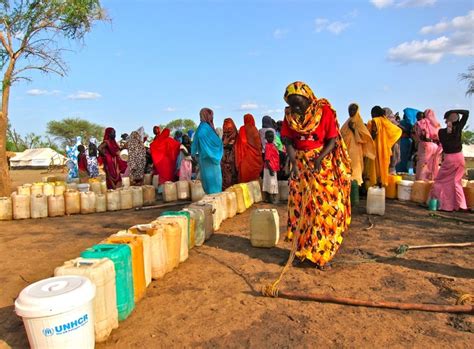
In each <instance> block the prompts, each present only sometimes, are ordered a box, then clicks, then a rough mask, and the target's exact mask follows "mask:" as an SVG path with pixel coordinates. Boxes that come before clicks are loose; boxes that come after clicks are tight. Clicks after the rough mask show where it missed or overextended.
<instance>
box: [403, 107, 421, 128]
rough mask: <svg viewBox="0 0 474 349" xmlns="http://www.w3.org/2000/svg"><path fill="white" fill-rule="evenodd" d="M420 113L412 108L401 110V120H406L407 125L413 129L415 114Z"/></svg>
mask: <svg viewBox="0 0 474 349" xmlns="http://www.w3.org/2000/svg"><path fill="white" fill-rule="evenodd" d="M419 112H420V111H419V110H418V109H414V108H405V109H403V120H406V122H408V123H409V125H410V126H411V127H413V126H414V125H415V123H416V121H417V120H416V114H418V113H419Z"/></svg>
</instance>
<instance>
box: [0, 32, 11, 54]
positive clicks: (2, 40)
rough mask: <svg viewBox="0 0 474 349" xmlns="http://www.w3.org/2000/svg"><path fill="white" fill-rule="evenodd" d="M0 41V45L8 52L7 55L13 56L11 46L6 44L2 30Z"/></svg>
mask: <svg viewBox="0 0 474 349" xmlns="http://www.w3.org/2000/svg"><path fill="white" fill-rule="evenodd" d="M0 42H1V43H2V46H3V47H4V48H5V50H6V51H7V52H8V55H9V56H10V57H13V51H12V48H11V46H9V45H8V43H7V41H6V40H5V35H4V34H3V32H0Z"/></svg>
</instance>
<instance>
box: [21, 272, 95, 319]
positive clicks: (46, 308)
mask: <svg viewBox="0 0 474 349" xmlns="http://www.w3.org/2000/svg"><path fill="white" fill-rule="evenodd" d="M94 297H95V285H94V284H93V283H92V282H91V281H90V280H89V279H88V278H86V277H83V276H76V275H67V276H56V277H52V278H49V279H44V280H41V281H38V282H35V283H34V284H31V285H29V286H27V287H26V288H24V289H23V291H21V292H20V295H19V296H18V298H17V299H16V301H15V312H16V313H17V315H18V316H21V317H26V318H38V317H47V316H53V315H58V314H62V313H66V312H68V311H70V310H72V309H76V308H80V307H81V306H83V305H84V304H86V303H88V302H90V301H91V300H92V299H94Z"/></svg>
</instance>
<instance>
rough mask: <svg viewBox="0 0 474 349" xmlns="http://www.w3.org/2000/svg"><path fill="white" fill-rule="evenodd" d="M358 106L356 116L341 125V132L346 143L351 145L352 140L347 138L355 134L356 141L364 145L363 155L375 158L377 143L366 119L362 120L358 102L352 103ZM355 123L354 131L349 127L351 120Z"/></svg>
mask: <svg viewBox="0 0 474 349" xmlns="http://www.w3.org/2000/svg"><path fill="white" fill-rule="evenodd" d="M351 104H354V105H356V106H357V112H356V113H355V115H354V116H352V117H350V118H349V119H348V120H347V121H346V122H345V123H344V125H342V127H341V134H342V137H343V138H344V141H345V142H346V145H347V146H348V147H350V142H348V141H347V140H348V139H350V138H351V137H349V135H350V136H352V135H353V136H354V141H355V142H356V143H358V144H361V145H362V153H363V156H365V157H368V158H369V159H374V158H375V144H374V141H373V139H372V136H371V134H370V132H369V130H368V129H367V127H366V126H365V124H364V120H362V117H361V116H360V112H359V110H360V108H359V105H358V104H357V103H351ZM351 121H352V122H353V123H354V130H355V131H354V132H352V130H351V129H350V128H349V122H351Z"/></svg>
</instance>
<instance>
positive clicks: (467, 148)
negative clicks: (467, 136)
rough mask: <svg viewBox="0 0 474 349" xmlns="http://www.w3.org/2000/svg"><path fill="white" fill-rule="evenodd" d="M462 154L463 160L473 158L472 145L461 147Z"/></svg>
mask: <svg viewBox="0 0 474 349" xmlns="http://www.w3.org/2000/svg"><path fill="white" fill-rule="evenodd" d="M462 154H463V155H464V157H465V158H474V144H471V145H466V144H463V145H462Z"/></svg>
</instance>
